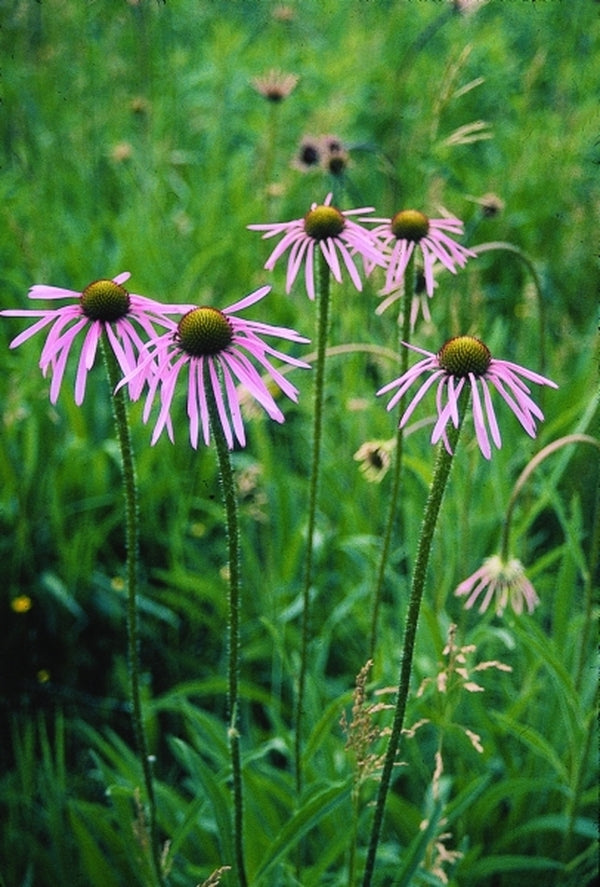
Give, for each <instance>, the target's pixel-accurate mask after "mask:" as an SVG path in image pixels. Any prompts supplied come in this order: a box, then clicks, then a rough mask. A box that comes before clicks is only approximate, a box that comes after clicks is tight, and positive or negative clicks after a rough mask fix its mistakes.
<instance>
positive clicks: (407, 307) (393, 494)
mask: <svg viewBox="0 0 600 887" xmlns="http://www.w3.org/2000/svg"><path fill="white" fill-rule="evenodd" d="M414 292H415V254H414V251H413V253H412V255H411V257H410V259H409V261H408V265H407V266H406V272H405V274H404V298H403V299H402V304H403V306H404V308H403V316H402V334H401V335H402V339H401V341H402V342H407V343H408V342H409V341H410V312H411V307H412V300H413V296H414ZM407 369H408V348H400V375H404V373H405V372H406V371H407ZM398 411H399V413H398V414H399V415H400V416H401V415H402V413H403V411H404V398H401V400H400V403H399V404H398ZM403 453H404V429H403V428H400V426H399V425H398V430H397V432H396V454H395V457H394V468H393V475H392V487H391V490H390V495H389V507H388V514H387V520H386V523H385V529H384V532H383V541H382V544H381V551H380V559H379V569H378V571H377V580H376V585H375V591H374V593H373V608H372V611H371V632H370V637H369V654H368V658H369V659H373V657H374V654H375V644H376V643H377V624H378V621H379V609H380V607H381V595H382V592H383V583H384V580H385V571H386V567H387V563H388V557H389V552H390V546H391V544H392V536H393V532H394V525H395V523H396V512H397V508H398V494H399V492H400V478H401V475H402V456H403Z"/></svg>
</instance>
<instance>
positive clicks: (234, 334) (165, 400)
mask: <svg viewBox="0 0 600 887" xmlns="http://www.w3.org/2000/svg"><path fill="white" fill-rule="evenodd" d="M270 290H271V287H270V286H263V287H261V288H260V289H258V290H255V291H254V292H252V293H250V294H249V295H247V296H245V297H244V298H243V299H241V300H240V301H239V302H236V303H235V304H234V305H230V306H229V307H228V308H223V309H222V310H219V309H218V308H213V307H211V306H200V307H198V306H193V305H188V306H186V311H185V313H184V315H183V317H182V318H181V320H180V321H179V323H177V324H176V323H174V322H171V326H170V330H169V332H167V333H164V334H163V335H161V336H159V337H154V338H153V339H152V340H151V341H150V342H149V343H148V344H147V345H146V352H147V356H146V357H145V358H144V359H142V360H141V361H140V363H139V364H138V367H137V369H136V370H135V371H134V373H133V374H131V377H132V378H134V379H138V380H140V379H141V382H142V384H143V383H147V384H148V394H147V397H146V403H145V406H144V412H143V420H144V422H147V421H148V418H149V415H150V411H151V408H152V404H153V402H154V399H155V397H156V395H157V393H158V392H160V396H159V399H160V409H159V413H158V419H157V421H156V425H155V427H154V433H153V435H152V444H154V443H156V441H157V439H158V437H159V436H160V434H161V432H162V431H163V430H164V429H165V428H166V429H167V433H168V435H169V438H170V439H171V441H173V439H174V438H173V426H172V421H171V408H172V405H173V397H174V394H175V388H176V385H177V380H178V378H179V375H180V373H181V372H182V371H183V370H184V369H186V370H187V374H188V380H187V414H188V417H189V420H190V442H191V444H192V446H193V447H194V448H196V447H197V446H198V431H199V426H200V425H201V426H202V436H203V439H204V443H205V444H208V443H209V440H210V414H209V405H208V398H209V397H210V398H214V402H215V404H216V408H217V413H218V417H219V422H220V425H221V428H222V429H223V433H224V435H225V439H226V441H227V446H228V447H229V449H233V446H234V435H235V438H237V441H238V443H239V444H240V445H241V446H244V445H245V443H246V437H245V433H244V424H243V421H242V414H241V409H240V395H239V392H238V391H237V389H236V380H237V382H238V383H240V384H241V385H242V386H243V387H244V388H245V389H246V390H247V391H248V392H249V393H250V394H251V395H252V397H253V398H254V399H255V400H256V401H258V403H259V404H260V405H261V406H262V407H263V409H264V410H265V411H266V412H267V413H268V415H269V416H270V417H271V418H272V419H275V421H276V422H283V421H284V417H283V413H282V412H281V410H280V409H279V407H278V406H277V404H276V403H275V399H274V397H273V395H272V394H271V392H270V390H269V386H268V384H267V382H266V381H265V380H264V379H263V378H262V377H261V375H260V373H259V371H258V370H257V368H256V366H255V363H256V364H258V365H259V366H260V367H262V369H263V370H265V371H266V373H267V375H268V377H269V381H272V382H273V383H275V385H276V386H277V387H278V388H279V389H280V390H281V391H283V393H284V394H286V395H287V396H288V397H289V398H290V399H291V400H293V401H296V400H297V395H298V391H297V389H296V388H295V387H294V386H293V385H292V384H291V383H290V382H289V381H288V380H287V379H286V378H285V376H283V375H282V374H281V373H280V372H279V371H278V370H277V369H276V368H275V366H273V364H272V363H271V360H270V358H271V357H276V358H278V359H279V360H282V361H284V362H285V363H288V364H291V365H292V366H297V367H308V366H309V364H307V363H305V362H304V361H302V360H298V359H297V358H295V357H290V356H289V355H286V354H283V353H282V352H280V351H277V350H275V349H274V348H272V347H271V346H270V345H268V344H267V343H266V342H265V341H263V338H262V336H278V337H279V338H281V339H287V340H288V341H290V342H303V343H304V342H308V341H309V340H308V339H305V338H304V337H303V336H300V335H299V334H298V333H297V332H295V331H294V330H291V329H287V328H285V327H277V326H271V325H270V324H267V323H260V322H258V321H255V320H244V319H243V318H241V317H238V316H237V313H238V312H239V311H242V310H243V309H244V308H248V307H249V306H250V305H253V304H255V303H256V302H258V301H260V300H261V299H262V298H264V297H265V296H266V295H267V293H269V292H270ZM250 358H252V359H250ZM253 361H254V362H253ZM125 382H129V379H128V378H125V379H124V380H123V383H125ZM123 383H121V384H123ZM139 387H140V388H141V385H140V386H139Z"/></svg>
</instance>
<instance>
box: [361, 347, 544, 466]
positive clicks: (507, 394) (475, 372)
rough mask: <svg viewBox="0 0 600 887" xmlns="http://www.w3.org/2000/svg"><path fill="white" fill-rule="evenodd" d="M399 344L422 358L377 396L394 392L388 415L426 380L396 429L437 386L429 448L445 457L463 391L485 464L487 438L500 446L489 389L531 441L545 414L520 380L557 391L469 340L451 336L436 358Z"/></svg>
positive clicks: (489, 449)
mask: <svg viewBox="0 0 600 887" xmlns="http://www.w3.org/2000/svg"><path fill="white" fill-rule="evenodd" d="M403 344H404V345H405V346H406V347H407V348H410V349H411V350H412V351H417V352H419V353H420V354H424V355H425V358H424V359H423V360H420V361H418V363H416V364H415V365H414V366H412V367H411V368H410V369H409V370H408V371H407V372H406V373H404V374H403V375H402V376H400V377H399V378H398V379H394V381H393V382H389V383H388V384H387V385H384V387H383V388H381V389H380V390H379V391H378V392H377V394H385V393H387V392H389V391H392V390H393V389H396V391H395V393H394V395H393V397H392V399H391V400H390V402H389V404H388V406H387V408H388V410H391V409H393V407H394V406H395V405H396V404H397V403H398V401H399V400H400V399H401V398H402V397H403V396H404V395H405V394H406V392H407V391H408V389H409V388H410V387H411V386H412V385H413V384H414V383H415V382H416V381H417V380H418V379H420V377H421V376H425V377H426V378H425V381H424V382H423V383H422V385H421V386H420V388H419V389H418V391H417V393H416V394H415V395H414V397H413V399H412V400H411V401H410V403H409V404H408V406H407V407H406V409H405V410H404V413H403V415H402V418H401V420H400V427H401V428H402V427H404V425H405V424H406V422H407V421H408V419H409V418H410V416H411V415H412V413H413V411H414V409H415V407H416V406H417V405H418V404H419V403H420V402H421V400H423V398H424V396H425V394H426V393H427V391H428V390H429V389H430V388H431V387H432V386H434V385H436V384H437V389H436V409H437V419H436V422H435V425H434V427H433V433H432V435H431V442H432V443H434V444H435V443H437V442H438V441H439V440H443V441H444V444H445V446H446V449H447V450H448V451H449V452H450V445H449V443H448V439H447V436H446V427H447V425H448V423H449V422H452V424H453V425H454V427H455V428H458V424H459V415H458V400H459V396H460V394H461V392H462V390H463V388H464V387H465V385H468V386H469V387H470V390H471V396H472V402H473V422H474V425H475V434H476V436H477V443H478V444H479V449H480V450H481V452H482V453H483V455H484V456H485V458H486V459H490V458H491V454H492V448H491V444H490V436H491V438H492V441H493V443H494V444H495V445H496V447H498V449H500V447H501V446H502V438H501V436H500V429H499V426H498V421H497V419H496V412H495V409H494V405H493V402H492V396H491V389H495V390H496V391H497V392H498V394H499V395H500V396H501V398H502V399H503V400H504V401H505V403H507V404H508V406H509V407H510V409H511V410H512V412H513V413H514V414H515V416H516V417H517V419H518V420H519V422H520V423H521V425H522V427H523V429H524V430H525V431H526V432H527V434H528V435H529V436H530V437H535V436H536V419H538V420H542V419H543V418H544V414H543V413H542V411H541V410H540V408H539V407H538V406H537V404H535V403H534V402H533V400H532V399H531V397H530V389H529V387H528V385H527V384H526V382H525V381H524V380H525V379H526V380H527V381H530V382H535V383H536V384H537V385H549V386H550V387H551V388H557V387H558V386H557V385H556V384H555V383H554V382H552V381H551V380H550V379H546V378H545V377H544V376H540V375H539V373H534V372H532V371H531V370H528V369H526V368H525V367H522V366H519V365H518V364H516V363H511V362H510V361H508V360H497V359H496V358H493V357H492V355H491V353H490V351H489V349H488V347H487V346H486V345H484V343H483V342H481V341H480V340H479V339H476V338H474V337H473V336H456V337H455V338H453V339H449V340H448V341H447V342H446V343H445V345H443V346H442V348H440V350H439V351H438V353H437V354H433V353H432V352H430V351H425V350H423V349H422V348H416V347H415V346H414V345H409V344H407V343H406V342H405V343H403ZM444 398H445V400H444Z"/></svg>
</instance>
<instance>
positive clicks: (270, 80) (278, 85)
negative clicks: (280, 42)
mask: <svg viewBox="0 0 600 887" xmlns="http://www.w3.org/2000/svg"><path fill="white" fill-rule="evenodd" d="M299 79H300V78H299V77H298V76H297V75H296V74H285V73H284V72H283V71H279V70H277V69H276V68H271V70H270V71H268V72H267V73H266V74H262V75H261V76H260V77H254V78H253V79H252V80H251V81H250V82H251V84H252V86H253V87H254V89H255V90H256V91H257V92H258V93H260V95H262V96H264V97H265V98H266V99H267V100H268V101H269V102H274V103H275V104H277V103H279V102H282V101H283V100H284V99H286V98H287V97H288V96H289V95H290V93H292V92H293V91H294V89H295V88H296V85H297V83H298V80H299Z"/></svg>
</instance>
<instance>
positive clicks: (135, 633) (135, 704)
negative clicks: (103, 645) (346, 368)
mask: <svg viewBox="0 0 600 887" xmlns="http://www.w3.org/2000/svg"><path fill="white" fill-rule="evenodd" d="M100 348H101V351H102V356H103V359H104V366H105V367H106V373H107V376H108V382H109V385H110V390H111V395H112V397H111V403H112V408H113V415H114V418H115V426H116V430H117V438H118V441H119V449H120V451H121V468H122V473H123V492H124V497H125V545H126V551H127V659H128V664H129V681H130V696H131V699H130V704H131V711H132V718H133V730H134V734H135V741H136V745H137V749H138V754H139V756H140V759H141V763H142V774H143V779H144V786H145V789H146V798H147V803H148V827H149V832H150V844H151V851H152V862H153V865H154V870H155V874H156V882H157V884H159V885H160V887H164V884H165V880H164V877H163V872H162V865H161V859H160V852H159V846H158V834H157V826H156V797H155V794H154V780H153V775H152V767H151V763H150V756H149V753H148V740H147V737H146V729H145V726H144V715H143V710H142V697H141V692H140V651H139V645H140V641H139V624H138V591H137V580H138V559H139V506H138V491H137V482H136V474H135V459H134V455H133V446H132V443H131V431H130V428H129V419H128V416H127V409H126V407H125V390H124V389H123V388H121V389H119V390H118V391H116V390H115V389H116V387H117V385H118V383H119V382H120V379H121V375H120V372H119V367H118V365H117V361H116V359H115V356H114V354H113V351H112V349H111V347H110V344H109V342H108V340H107V337H106V333H104V334H103V336H102V338H101V339H100Z"/></svg>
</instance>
